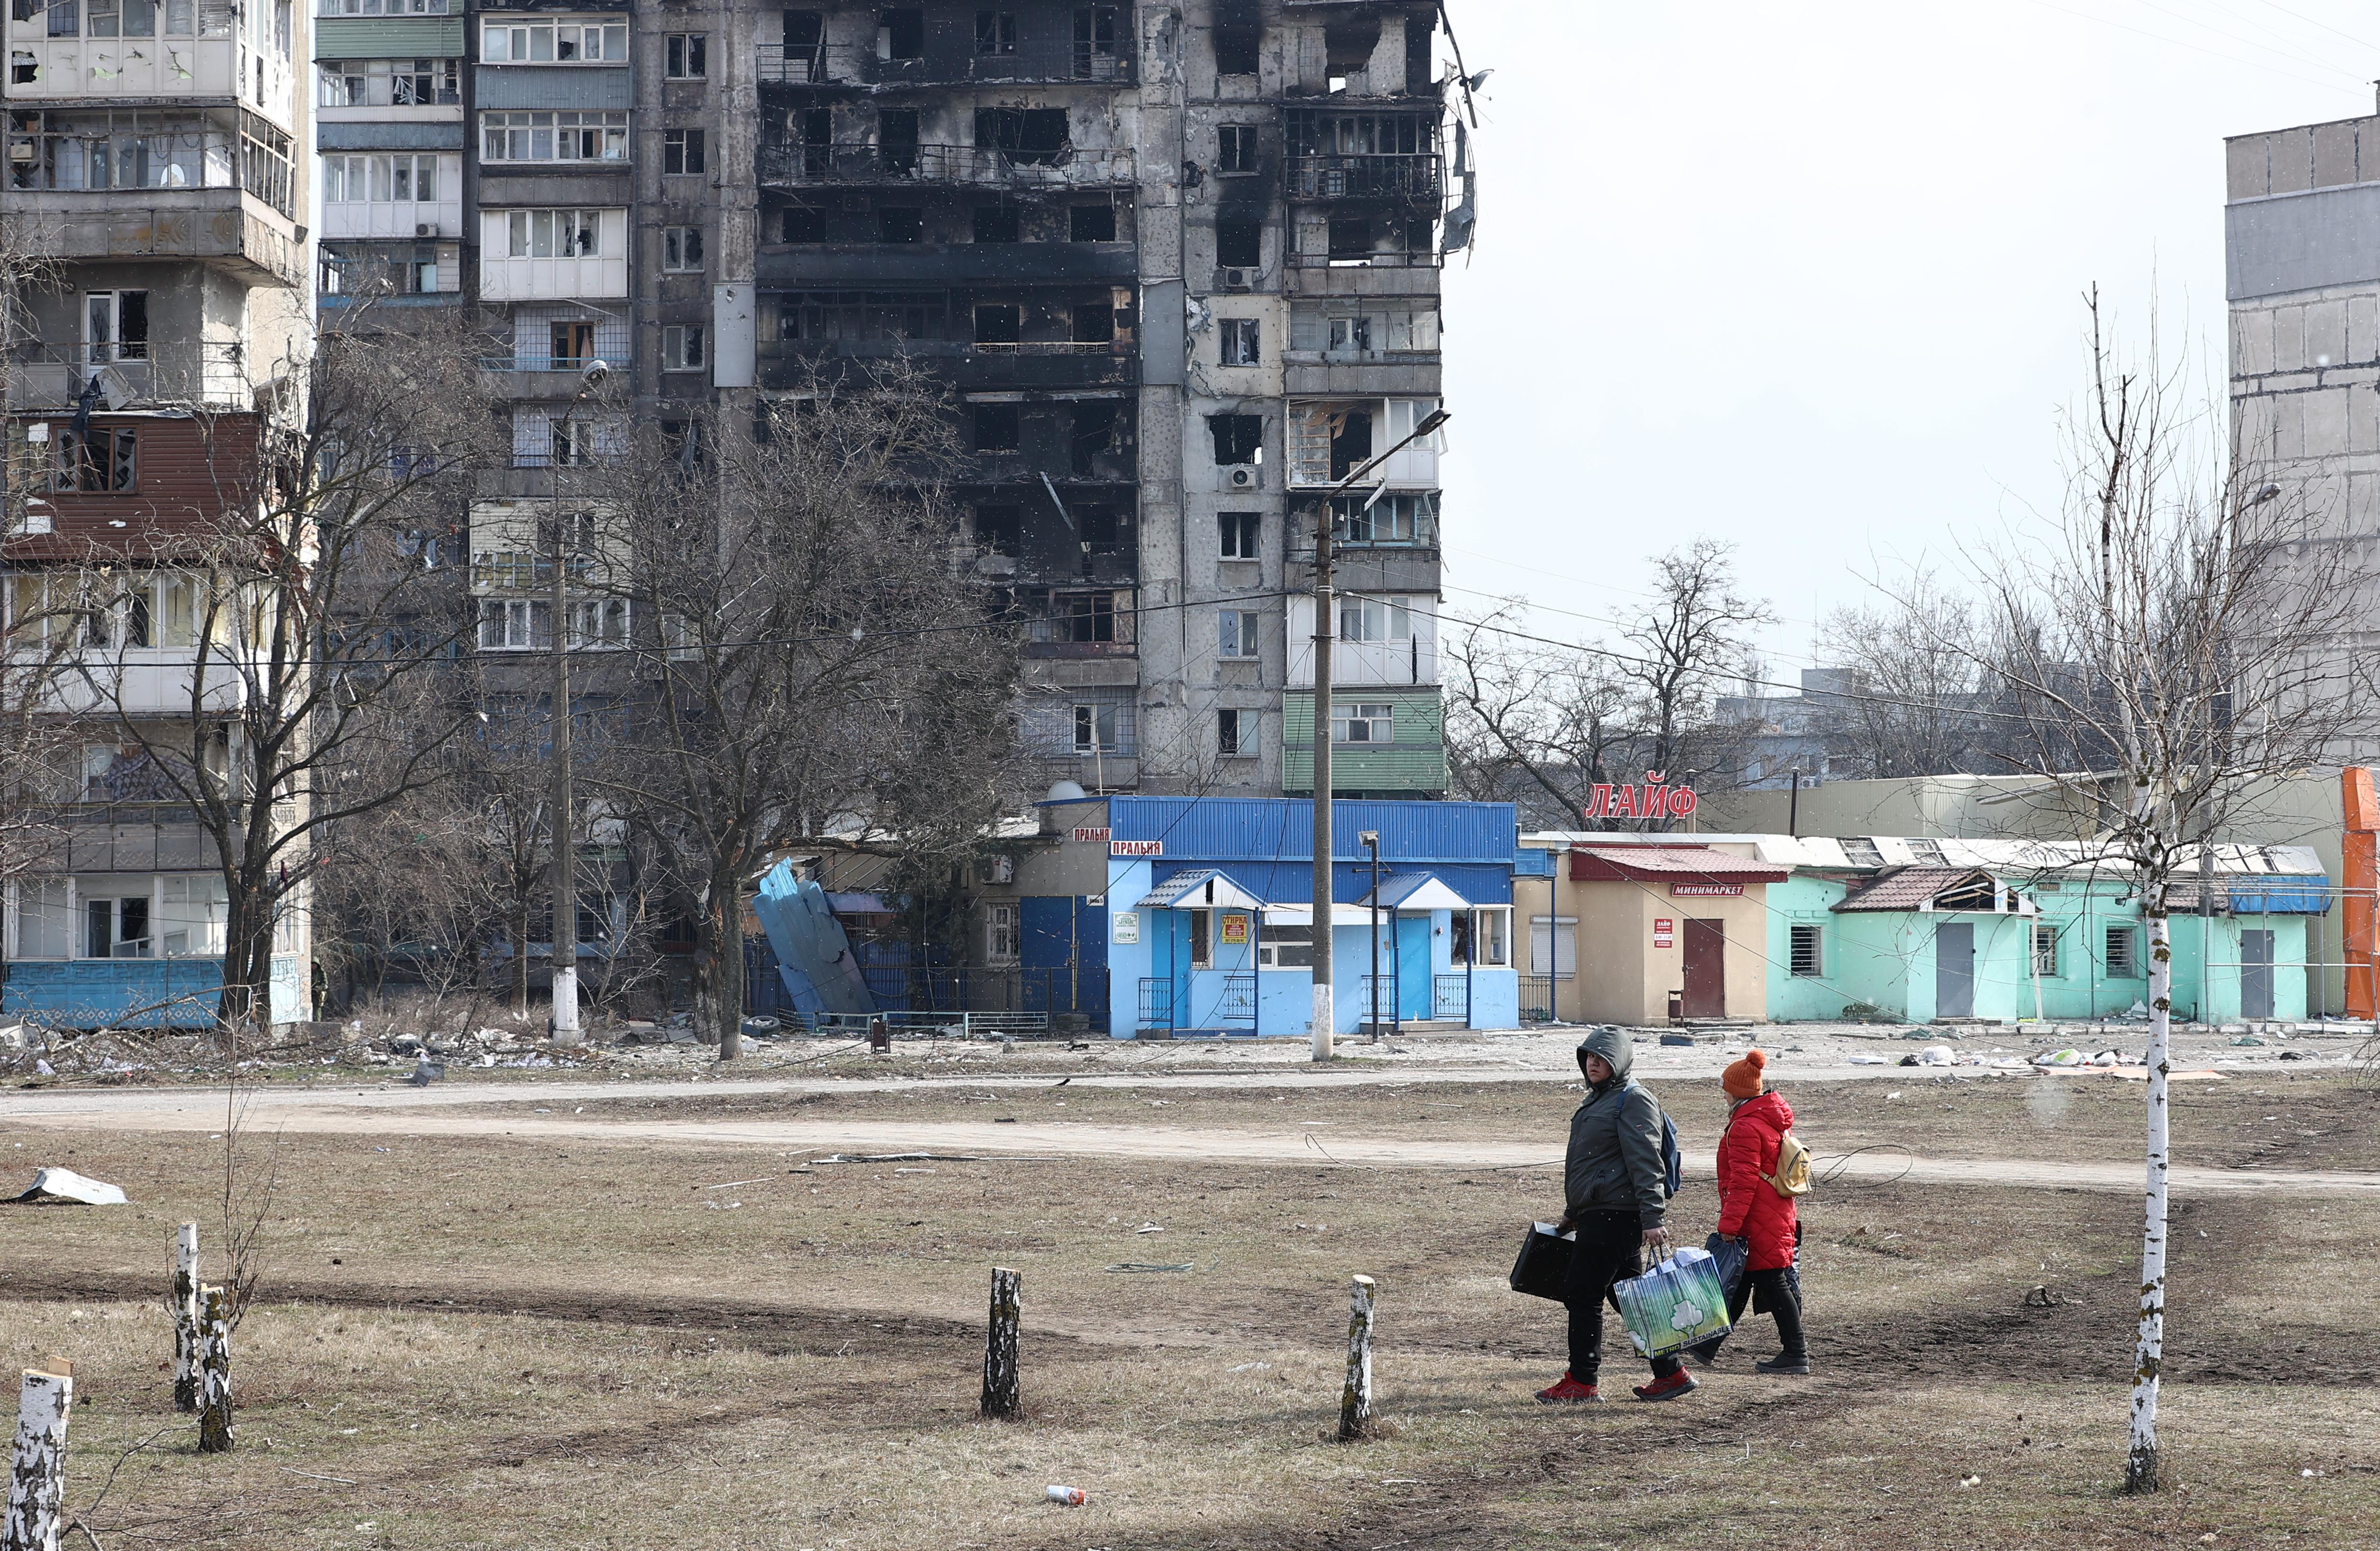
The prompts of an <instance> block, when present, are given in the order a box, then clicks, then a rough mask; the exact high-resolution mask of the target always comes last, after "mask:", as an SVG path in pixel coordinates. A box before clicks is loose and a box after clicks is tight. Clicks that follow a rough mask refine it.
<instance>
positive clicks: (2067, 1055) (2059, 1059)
mask: <svg viewBox="0 0 2380 1551" xmlns="http://www.w3.org/2000/svg"><path fill="white" fill-rule="evenodd" d="M2033 1064H2034V1065H2035V1066H2081V1065H2082V1064H2083V1052H2082V1051H2080V1050H2074V1049H2066V1050H2048V1051H2045V1052H2044V1053H2042V1054H2040V1055H2037V1056H2035V1057H2034V1058H2033Z"/></svg>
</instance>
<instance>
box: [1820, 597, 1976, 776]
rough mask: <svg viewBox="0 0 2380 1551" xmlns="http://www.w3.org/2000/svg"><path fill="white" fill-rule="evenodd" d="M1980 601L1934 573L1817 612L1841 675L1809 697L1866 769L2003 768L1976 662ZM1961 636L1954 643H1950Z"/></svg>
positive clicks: (1942, 771)
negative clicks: (1866, 601) (1861, 601)
mask: <svg viewBox="0 0 2380 1551" xmlns="http://www.w3.org/2000/svg"><path fill="white" fill-rule="evenodd" d="M1974 615H1975V607H1974V605H1973V602H1971V601H1970V600H1967V599H1965V598H1963V597H1961V596H1960V595H1958V594H1956V593H1954V592H1951V591H1949V590H1948V589H1946V588H1943V587H1942V586H1941V585H1939V583H1938V582H1937V580H1936V579H1935V578H1934V577H1932V576H1915V577H1913V578H1911V579H1909V580H1908V581H1906V582H1904V583H1902V584H1901V585H1900V586H1899V587H1898V588H1896V589H1895V591H1894V594H1893V596H1891V597H1890V598H1888V599H1886V600H1882V601H1881V602H1880V603H1877V604H1871V605H1868V606H1865V607H1851V606H1846V607H1842V608H1838V609H1834V610H1831V611H1829V612H1828V614H1827V615H1826V616H1825V618H1823V619H1822V620H1820V621H1819V628H1818V634H1817V638H1816V643H1815V644H1816V648H1817V651H1816V655H1817V657H1818V660H1820V661H1822V662H1824V663H1826V664H1827V665H1828V668H1829V669H1830V670H1831V671H1832V673H1833V676H1834V682H1833V683H1832V684H1831V685H1828V686H1826V687H1823V688H1820V689H1817V690H1815V692H1813V691H1811V690H1809V689H1806V688H1805V689H1804V691H1803V693H1804V695H1805V696H1810V697H1813V698H1815V699H1816V700H1817V701H1818V702H1819V709H1821V710H1822V711H1823V713H1824V724H1825V726H1826V727H1827V729H1828V736H1829V751H1830V753H1832V752H1835V751H1836V749H1837V747H1838V746H1839V748H1840V754H1841V755H1842V756H1843V757H1846V758H1847V759H1849V760H1850V761H1851V762H1852V765H1853V767H1854V769H1856V771H1857V773H1859V774H1860V775H1863V776H1871V777H1889V776H1921V775H1952V774H1969V775H1983V774H1992V773H1995V772H2002V773H2004V772H2005V771H2006V770H2007V766H2006V765H2005V764H2004V763H2003V762H2001V761H2000V760H1999V759H1998V758H1997V757H1996V756H1995V754H1994V752H1993V749H1994V745H1993V741H1992V739H1991V736H1990V729H1991V727H1992V725H1993V721H1992V718H1991V717H1990V716H1989V715H1988V714H1984V713H1987V712H1988V710H1989V709H1990V708H1989V704H1988V702H1989V701H1990V700H1991V698H1992V684H1991V674H1990V673H1989V672H1988V671H1987V670H1985V669H1984V668H1981V667H1979V666H1977V661H1976V659H1977V656H1978V655H1979V654H1978V653H1977V652H1976V651H1974V650H1973V649H1971V648H1972V647H1973V643H1974V639H1975V633H1976V632H1975V619H1974ZM1950 641H1957V642H1960V643H1962V644H1961V645H1960V646H1957V647H1953V646H1949V645H1947V644H1946V643H1947V642H1950Z"/></svg>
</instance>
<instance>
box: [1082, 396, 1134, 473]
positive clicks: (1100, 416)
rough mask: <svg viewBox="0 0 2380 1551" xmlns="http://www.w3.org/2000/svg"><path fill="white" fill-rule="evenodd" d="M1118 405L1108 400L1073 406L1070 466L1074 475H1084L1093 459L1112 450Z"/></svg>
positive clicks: (1096, 400)
mask: <svg viewBox="0 0 2380 1551" xmlns="http://www.w3.org/2000/svg"><path fill="white" fill-rule="evenodd" d="M1122 407H1123V406H1120V405H1118V404H1117V403H1116V402H1115V401H1114V400H1112V399H1106V400H1099V399H1093V400H1087V401H1085V402H1083V403H1079V404H1077V405H1075V429H1074V436H1073V438H1072V442H1071V445H1072V452H1073V458H1072V467H1073V472H1074V473H1075V474H1076V475H1078V476H1088V475H1089V474H1090V473H1091V472H1092V469H1093V467H1094V464H1093V460H1095V459H1097V458H1098V457H1099V456H1100V454H1104V453H1109V452H1111V451H1113V450H1114V448H1115V444H1116V425H1117V421H1118V418H1119V415H1120V411H1121V409H1122Z"/></svg>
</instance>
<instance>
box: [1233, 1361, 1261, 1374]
mask: <svg viewBox="0 0 2380 1551" xmlns="http://www.w3.org/2000/svg"><path fill="white" fill-rule="evenodd" d="M1271 1369H1272V1364H1271V1363H1241V1364H1240V1365H1239V1366H1238V1367H1236V1368H1226V1369H1224V1370H1223V1371H1224V1372H1225V1373H1227V1374H1261V1373H1269V1372H1270V1371H1271Z"/></svg>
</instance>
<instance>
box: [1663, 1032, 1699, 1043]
mask: <svg viewBox="0 0 2380 1551" xmlns="http://www.w3.org/2000/svg"><path fill="white" fill-rule="evenodd" d="M1661 1043H1662V1044H1664V1045H1692V1044H1693V1043H1694V1036H1693V1035H1691V1034H1665V1035H1663V1036H1661Z"/></svg>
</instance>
